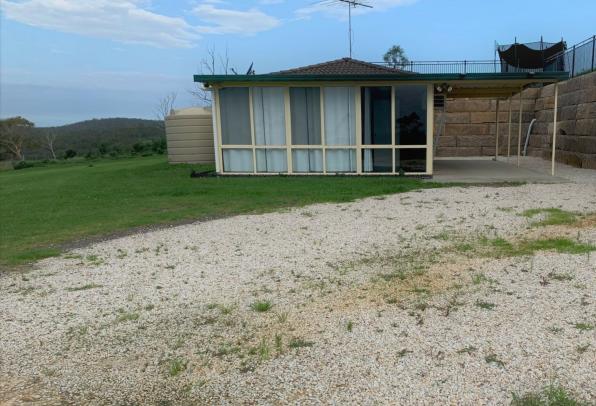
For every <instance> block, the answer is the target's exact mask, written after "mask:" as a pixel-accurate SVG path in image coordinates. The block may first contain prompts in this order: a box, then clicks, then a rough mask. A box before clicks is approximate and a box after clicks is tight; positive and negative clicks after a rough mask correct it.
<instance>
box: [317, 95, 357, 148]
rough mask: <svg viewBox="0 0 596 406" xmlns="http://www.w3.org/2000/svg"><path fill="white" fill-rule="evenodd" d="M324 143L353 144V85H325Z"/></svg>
mask: <svg viewBox="0 0 596 406" xmlns="http://www.w3.org/2000/svg"><path fill="white" fill-rule="evenodd" d="M323 97H324V99H325V101H324V103H325V143H326V145H355V144H356V128H355V126H356V116H355V114H354V111H355V105H356V101H355V100H354V88H353V87H325V88H323Z"/></svg>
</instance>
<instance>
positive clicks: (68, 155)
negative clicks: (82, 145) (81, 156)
mask: <svg viewBox="0 0 596 406" xmlns="http://www.w3.org/2000/svg"><path fill="white" fill-rule="evenodd" d="M75 156H77V151H75V150H74V149H67V150H66V151H64V159H70V158H74V157H75Z"/></svg>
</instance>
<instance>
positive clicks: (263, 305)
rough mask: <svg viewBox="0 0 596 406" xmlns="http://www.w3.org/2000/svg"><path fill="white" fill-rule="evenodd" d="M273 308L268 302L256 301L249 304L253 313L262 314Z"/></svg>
mask: <svg viewBox="0 0 596 406" xmlns="http://www.w3.org/2000/svg"><path fill="white" fill-rule="evenodd" d="M272 307H273V304H272V303H271V302H270V301H269V300H257V301H256V302H254V303H251V305H250V308H251V309H253V310H254V311H255V312H259V313H263V312H266V311H268V310H270V309H271V308H272Z"/></svg>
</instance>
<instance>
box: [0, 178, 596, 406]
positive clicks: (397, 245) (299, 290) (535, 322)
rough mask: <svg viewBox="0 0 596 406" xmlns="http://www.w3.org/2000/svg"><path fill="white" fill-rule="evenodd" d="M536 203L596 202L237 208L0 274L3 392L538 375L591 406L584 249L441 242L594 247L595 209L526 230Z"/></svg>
mask: <svg viewBox="0 0 596 406" xmlns="http://www.w3.org/2000/svg"><path fill="white" fill-rule="evenodd" d="M540 207H543V208H546V207H560V208H562V209H565V210H570V211H576V212H581V213H593V212H596V186H595V184H592V183H591V182H590V181H589V180H588V181H585V182H582V183H564V184H555V185H540V184H532V185H524V186H518V187H497V188H493V187H468V188H459V187H458V188H445V189H432V190H423V191H416V192H410V193H405V194H397V195H391V196H386V197H380V198H369V199H363V200H359V201H356V202H353V203H347V204H320V205H313V206H308V207H304V208H298V209H291V210H287V211H281V212H276V213H270V214H264V215H247V216H237V217H232V218H227V219H220V220H214V221H208V222H202V223H195V224H190V225H184V226H178V227H172V228H170V229H164V230H159V231H154V232H148V233H143V234H137V235H131V236H127V237H123V238H119V239H114V240H110V241H105V242H101V243H96V244H93V245H91V246H88V247H85V248H81V249H75V250H72V251H70V252H68V253H66V254H65V255H63V256H62V257H60V258H53V259H47V260H43V261H40V262H39V263H37V264H36V269H35V270H32V271H30V272H27V273H4V274H2V275H0V290H1V291H2V292H3V294H2V295H1V297H0V346H1V350H0V403H2V402H3V401H4V402H7V403H8V404H20V403H27V402H28V403H29V404H35V403H38V404H53V403H55V404H59V403H60V402H61V401H65V402H72V403H87V404H106V403H121V404H128V403H143V404H164V403H166V404H167V403H168V402H171V403H172V404H185V403H188V404H196V403H223V404H228V403H229V404H237V403H263V404H275V403H357V404H378V403H402V404H432V403H437V402H440V403H450V404H451V403H453V404H470V405H472V404H503V403H508V402H509V400H510V397H511V393H512V392H517V393H523V392H526V391H535V390H539V389H540V388H542V387H543V386H545V385H547V384H549V383H551V382H556V383H558V384H561V385H563V386H565V387H566V388H568V389H569V390H570V391H571V392H572V393H573V394H575V395H576V396H578V397H580V398H582V399H586V400H588V401H595V400H596V385H595V383H594V378H593V377H594V376H595V375H596V367H595V365H596V352H595V349H596V333H595V330H594V329H593V326H594V325H595V324H596V302H595V298H596V273H595V272H594V271H595V268H596V258H595V257H596V255H594V254H592V255H588V254H580V255H570V254H560V253H555V252H538V253H536V254H535V255H534V256H532V257H515V258H498V259H495V258H482V257H479V256H475V255H461V254H457V253H454V252H453V250H452V248H453V246H454V245H457V243H458V242H460V241H464V240H466V241H467V240H469V241H472V242H473V241H475V240H476V237H478V236H486V237H488V238H495V237H504V238H507V239H510V240H514V239H516V238H517V239H519V238H529V237H528V236H532V237H533V238H536V237H537V236H538V237H539V236H540V235H545V236H546V235H560V234H561V233H563V234H566V235H569V236H570V238H573V239H578V240H579V241H582V242H586V243H592V244H595V243H596V226H595V225H594V223H593V222H587V223H585V224H583V226H582V227H581V228H573V229H571V228H568V227H549V228H543V229H542V228H541V229H536V228H531V227H530V223H531V221H532V220H531V219H528V218H526V217H523V216H520V215H519V214H520V213H521V212H522V211H523V210H526V209H530V208H540ZM421 269H424V270H426V272H424V273H423V272H418V273H417V272H416V270H421ZM398 271H399V272H407V276H405V277H403V273H401V274H400V273H399V272H398ZM402 277H403V280H402ZM264 300H268V301H270V302H271V304H272V308H271V309H270V310H268V311H265V312H256V311H254V310H253V309H252V308H251V304H253V303H254V302H256V301H264Z"/></svg>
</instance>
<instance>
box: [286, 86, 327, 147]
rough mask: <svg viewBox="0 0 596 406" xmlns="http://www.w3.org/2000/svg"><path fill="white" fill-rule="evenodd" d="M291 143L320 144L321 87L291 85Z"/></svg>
mask: <svg viewBox="0 0 596 406" xmlns="http://www.w3.org/2000/svg"><path fill="white" fill-rule="evenodd" d="M290 111H291V116H292V144H293V145H321V89H319V88H318V87H291V88H290Z"/></svg>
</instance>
